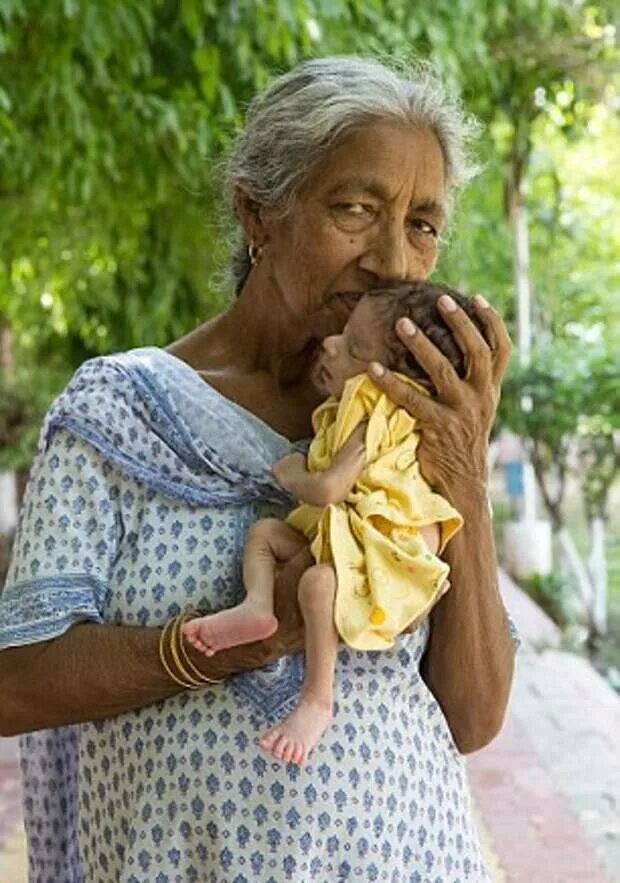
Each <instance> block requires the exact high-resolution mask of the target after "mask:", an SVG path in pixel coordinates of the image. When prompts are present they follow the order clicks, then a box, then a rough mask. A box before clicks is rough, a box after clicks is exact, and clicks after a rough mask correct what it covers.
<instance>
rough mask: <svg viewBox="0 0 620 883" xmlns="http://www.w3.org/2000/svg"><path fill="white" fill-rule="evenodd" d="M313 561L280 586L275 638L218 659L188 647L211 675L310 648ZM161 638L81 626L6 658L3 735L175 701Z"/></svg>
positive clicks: (148, 632) (0, 717)
mask: <svg viewBox="0 0 620 883" xmlns="http://www.w3.org/2000/svg"><path fill="white" fill-rule="evenodd" d="M308 556H309V552H307V551H306V550H302V552H301V553H300V554H299V555H297V556H296V557H295V558H294V559H293V560H292V561H290V562H288V563H287V565H286V566H285V567H284V568H283V570H282V573H281V575H280V576H279V577H278V579H277V581H276V593H275V612H276V615H277V617H278V620H279V627H278V631H277V632H276V633H275V635H273V636H272V637H271V638H269V639H268V640H266V641H261V642H256V643H254V644H244V645H242V646H239V647H232V648H230V649H228V650H222V651H220V652H219V653H217V654H216V655H215V656H213V657H210V658H207V657H205V656H204V655H202V654H201V653H199V652H198V651H196V650H195V649H194V648H193V647H191V646H190V645H189V644H188V645H186V649H187V652H188V654H189V656H190V659H191V660H192V662H193V664H194V665H195V666H196V667H197V668H198V669H199V670H200V671H202V672H203V673H204V675H205V676H207V677H212V678H214V679H219V678H225V677H227V676H228V675H230V674H233V673H235V672H238V671H244V670H247V669H253V668H258V667H260V666H261V665H265V664H266V663H268V662H270V661H272V660H274V659H277V658H279V657H280V656H283V655H284V654H286V653H289V652H291V651H293V650H296V649H298V648H300V647H301V646H302V622H301V617H300V614H299V609H298V606H297V601H296V591H295V590H296V586H297V583H298V581H299V579H300V577H301V574H302V573H303V571H304V570H305V569H306V568H307V567H308V566H309V564H310V563H312V559H311V558H309V557H308ZM160 637H161V629H159V628H143V627H140V628H138V627H132V626H116V625H107V624H103V625H101V624H96V623H80V624H78V625H75V626H73V627H72V628H70V629H69V630H68V631H67V632H65V633H64V634H63V635H61V636H60V637H58V638H54V639H53V640H51V641H42V642H40V643H37V644H29V645H27V646H24V647H11V648H8V649H6V650H2V651H0V696H1V697H2V701H0V736H14V735H16V734H18V733H26V732H30V731H32V730H40V729H47V728H50V727H59V726H64V725H65V724H75V723H81V722H83V721H92V720H101V719H103V718H107V717H113V716H115V715H118V714H123V713H124V712H127V711H133V710H135V709H137V708H142V707H144V706H146V705H151V704H152V703H154V702H159V701H160V700H162V699H167V698H168V697H170V696H174V695H175V694H176V693H178V692H180V691H181V689H182V688H181V687H179V686H177V684H175V683H173V682H171V680H170V677H169V676H168V675H167V674H166V672H165V670H164V668H163V666H162V664H161V661H160V658H159V640H160ZM206 689H210V688H209V687H208V686H207V687H206Z"/></svg>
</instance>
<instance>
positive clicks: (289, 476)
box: [271, 453, 306, 493]
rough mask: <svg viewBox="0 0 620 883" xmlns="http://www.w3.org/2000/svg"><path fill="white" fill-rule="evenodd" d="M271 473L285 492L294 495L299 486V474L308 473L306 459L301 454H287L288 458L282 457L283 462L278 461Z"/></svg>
mask: <svg viewBox="0 0 620 883" xmlns="http://www.w3.org/2000/svg"><path fill="white" fill-rule="evenodd" d="M271 471H272V472H273V474H274V476H275V477H276V479H277V480H278V482H279V484H281V485H282V487H283V488H284V489H285V490H287V491H291V493H293V492H294V491H295V488H296V486H297V480H298V479H299V474H300V473H302V474H303V473H304V472H305V471H306V457H305V455H304V454H300V453H295V454H287V455H286V457H282V459H281V460H277V461H276V462H275V463H274V464H273V466H272V469H271Z"/></svg>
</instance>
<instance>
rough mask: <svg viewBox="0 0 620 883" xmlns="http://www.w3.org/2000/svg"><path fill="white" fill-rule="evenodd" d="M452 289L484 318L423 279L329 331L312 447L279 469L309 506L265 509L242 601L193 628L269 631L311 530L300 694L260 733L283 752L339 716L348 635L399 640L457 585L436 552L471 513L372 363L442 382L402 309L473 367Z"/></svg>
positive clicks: (216, 632) (257, 634)
mask: <svg viewBox="0 0 620 883" xmlns="http://www.w3.org/2000/svg"><path fill="white" fill-rule="evenodd" d="M442 294H449V295H451V297H452V298H453V299H454V300H455V301H456V302H457V303H458V304H459V306H460V307H462V308H463V309H464V310H465V311H466V313H467V315H468V316H469V317H470V318H471V319H472V321H474V322H475V323H476V324H477V325H478V327H479V328H480V324H479V322H478V320H477V317H476V314H475V311H474V309H473V305H472V304H471V303H470V301H469V300H468V299H467V298H466V297H464V296H463V295H461V294H459V293H458V292H456V291H454V290H452V289H449V288H448V287H446V286H443V285H438V284H431V283H428V282H415V283H407V284H402V285H398V286H395V287H393V288H385V289H377V290H374V291H371V292H369V293H368V294H366V295H364V296H363V297H362V298H361V300H360V301H359V303H358V304H357V305H356V307H355V309H354V310H353V312H352V314H351V316H350V318H349V321H348V323H347V325H346V327H345V329H344V331H343V332H342V334H338V335H333V336H331V337H328V338H326V339H325V340H324V341H323V346H322V349H321V351H320V354H319V357H318V359H317V362H316V365H315V369H314V371H315V373H314V378H313V380H314V382H315V384H316V385H317V387H318V388H319V389H320V390H321V391H322V392H324V393H325V394H328V395H329V396H330V397H329V398H328V399H327V401H326V402H324V403H323V404H322V405H320V406H319V407H318V408H317V409H316V410H315V412H314V414H313V417H312V420H313V427H314V431H315V436H314V439H313V441H312V443H311V445H310V449H309V452H308V457H307V459H306V457H305V456H304V455H303V454H297V453H296V454H289V455H288V456H286V457H284V458H283V459H282V460H279V461H278V462H277V463H276V464H275V465H274V467H273V472H274V475H275V476H276V478H277V479H278V481H279V482H280V484H281V485H282V486H283V487H284V488H285V489H286V490H288V491H289V492H290V493H291V494H292V495H293V496H294V497H295V498H296V499H298V500H300V501H301V505H299V506H298V507H297V508H296V509H295V510H294V511H293V512H292V513H291V514H290V515H289V517H288V518H287V519H286V521H279V520H278V519H275V518H267V519H261V520H259V521H257V522H256V523H255V524H254V525H253V527H252V528H251V529H250V531H249V532H248V536H247V540H246V546H245V555H244V561H243V579H244V584H245V588H246V593H247V594H246V598H245V600H244V601H243V602H242V603H241V604H239V605H238V606H237V607H234V608H232V609H230V610H223V611H221V612H218V613H215V614H212V615H208V616H204V617H200V618H197V619H194V620H191V621H190V622H187V623H186V624H185V625H184V626H183V632H184V634H185V636H186V638H187V640H188V641H189V642H190V643H191V644H193V646H194V647H196V648H197V649H198V650H200V651H202V652H203V653H205V654H207V655H208V656H210V655H213V654H214V653H216V652H217V651H218V650H222V649H224V648H225V647H230V646H233V645H236V644H243V643H248V642H251V641H257V640H261V639H263V638H265V637H268V636H269V635H270V634H272V633H273V632H274V631H275V630H276V628H277V625H278V623H277V620H276V618H275V616H274V611H273V589H274V579H275V572H276V567H277V566H278V565H279V564H282V563H283V562H286V561H288V560H290V559H291V558H293V557H294V556H295V555H296V554H297V553H298V552H299V551H300V549H302V548H303V547H304V546H306V545H307V544H308V542H310V544H311V550H312V553H313V556H314V559H315V561H316V564H315V565H313V566H312V567H309V568H308V569H307V570H306V571H305V572H304V574H303V575H302V577H301V579H300V582H299V586H298V598H299V605H300V609H301V613H302V616H303V619H304V625H305V652H306V670H305V677H304V683H303V689H302V694H301V698H300V701H299V704H298V705H297V707H296V708H295V709H294V710H293V711H292V712H291V714H290V715H289V716H288V717H287V718H285V720H283V721H282V722H280V723H278V724H277V725H276V726H274V727H273V728H272V729H271V730H269V731H268V732H267V733H266V734H265V735H264V736H263V737H262V738H261V739H260V740H259V744H260V745H261V747H262V748H264V749H265V750H266V751H269V752H271V754H273V755H274V756H275V757H277V758H278V759H280V760H283V761H286V762H291V761H292V762H294V763H297V764H303V763H305V761H306V759H307V757H308V754H309V752H310V751H311V749H312V748H313V747H314V745H315V744H316V743H317V742H318V740H319V739H320V737H321V735H322V734H323V732H324V731H325V729H326V728H327V726H328V725H329V723H330V721H331V716H332V695H333V681H334V671H335V665H336V653H337V647H338V641H339V638H341V639H342V640H344V641H345V643H347V644H348V645H349V646H351V647H354V648H356V649H365V650H378V649H383V648H387V647H391V646H392V645H393V642H394V638H395V636H396V635H398V634H400V633H401V632H403V631H404V630H405V629H406V628H407V627H408V626H410V625H411V624H412V623H414V622H415V621H416V620H418V619H419V618H420V617H422V616H423V615H424V614H425V613H427V612H428V611H429V610H430V608H431V607H432V606H433V604H434V603H436V601H437V599H438V598H439V597H440V595H441V594H442V592H443V591H445V589H446V587H447V585H448V583H447V575H448V570H449V568H448V565H447V564H445V563H444V562H443V561H441V559H440V558H439V557H438V553H440V552H441V551H442V550H443V548H444V547H445V545H446V543H447V542H448V540H449V539H450V537H451V536H452V535H453V534H454V533H455V532H456V531H457V530H458V529H459V528H460V526H461V524H462V519H461V517H460V515H459V514H458V512H457V511H456V510H455V509H453V507H452V506H451V505H450V504H449V503H448V502H447V501H446V500H445V499H444V498H443V497H441V496H439V495H438V494H435V493H433V491H432V490H431V488H430V487H429V486H428V484H427V483H426V482H425V481H424V479H423V478H422V476H421V475H420V471H419V467H418V463H417V458H416V447H417V444H418V439H419V436H418V433H417V432H416V431H415V424H416V421H415V419H414V418H413V417H411V415H409V414H408V413H407V412H406V411H405V410H404V409H403V408H397V407H396V406H395V405H394V403H393V402H391V401H390V400H389V399H388V398H387V397H386V396H385V395H384V394H383V393H382V392H381V391H380V390H379V389H378V388H377V387H376V386H375V385H374V384H373V382H372V380H371V379H370V378H369V377H368V376H367V374H366V373H365V372H366V369H367V367H368V364H369V363H370V362H372V361H377V362H381V363H382V364H383V365H385V366H387V367H388V368H390V369H391V370H393V371H396V372H398V374H399V376H400V377H401V379H402V380H404V381H405V382H408V383H412V384H414V385H416V386H417V387H418V388H419V389H423V390H424V391H426V392H427V394H429V395H432V394H433V389H432V386H431V384H430V381H429V379H428V377H427V376H426V375H425V374H424V371H423V370H422V369H421V367H420V366H419V365H418V364H417V362H416V360H415V359H414V358H413V356H412V355H411V353H409V351H408V350H407V349H406V348H405V346H404V345H403V343H402V342H401V341H400V340H399V338H398V337H397V335H396V333H395V331H394V326H395V324H396V321H397V320H398V319H399V318H402V317H409V318H410V319H411V320H412V321H413V322H414V324H415V325H417V326H418V328H420V329H421V330H422V331H423V332H424V333H425V334H426V336H427V337H428V338H429V339H430V340H431V341H432V342H433V343H434V344H435V346H437V348H438V349H439V350H440V351H441V352H442V353H443V355H444V356H446V357H447V358H448V359H449V361H450V362H451V364H452V365H453V366H454V368H455V369H456V370H457V372H458V374H459V375H460V376H463V375H464V373H465V364H464V358H463V354H462V352H461V350H460V349H459V347H458V345H457V343H456V341H455V340H454V338H453V336H452V333H451V332H450V330H449V328H448V326H447V325H446V324H445V323H444V321H443V319H442V317H441V314H440V313H439V311H438V309H437V300H438V298H439V297H441V295H442ZM480 330H482V329H481V328H480Z"/></svg>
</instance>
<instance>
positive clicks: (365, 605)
mask: <svg viewBox="0 0 620 883" xmlns="http://www.w3.org/2000/svg"><path fill="white" fill-rule="evenodd" d="M399 376H400V377H401V379H403V380H405V381H406V382H407V383H412V384H413V381H411V380H410V379H409V378H407V377H404V376H403V375H399ZM413 385H414V386H416V388H418V389H422V387H418V386H417V385H416V384H413ZM422 391H423V392H425V390H423V389H422ZM364 420H367V421H368V426H367V429H366V466H365V468H364V470H363V471H362V473H361V475H360V477H359V479H358V481H357V483H356V484H355V487H354V488H353V490H352V492H351V493H350V494H349V496H348V498H347V500H346V501H345V502H344V503H338V504H336V505H329V506H327V507H325V508H319V507H316V506H310V505H308V504H305V503H302V504H301V505H300V506H298V507H297V508H296V509H294V510H293V512H291V514H290V515H289V517H288V519H287V521H288V523H289V524H290V525H291V526H292V527H294V528H295V529H296V530H299V531H301V532H302V533H304V534H305V535H306V536H307V537H308V539H309V540H310V541H311V548H312V553H313V555H314V558H315V560H316V562H317V563H319V564H321V563H332V564H333V565H334V567H335V570H336V575H337V580H338V590H337V595H336V604H335V610H334V618H335V623H336V628H337V629H338V632H339V634H340V636H341V637H342V639H343V640H344V641H345V642H346V643H347V644H349V645H350V646H351V647H355V648H356V649H359V650H383V649H385V648H387V647H391V646H392V644H393V643H394V637H395V636H396V635H397V634H399V633H400V632H402V631H403V629H405V628H406V627H407V626H408V625H409V624H410V623H411V622H413V620H414V619H417V617H419V616H421V615H422V614H423V613H424V612H425V611H426V610H428V609H429V608H430V607H431V605H432V604H433V602H434V600H435V598H436V596H437V593H438V591H439V588H440V587H441V585H442V583H443V581H444V580H445V578H446V576H447V574H448V571H449V567H448V565H447V564H446V563H445V562H443V561H441V560H440V559H439V558H438V557H437V556H436V555H433V554H431V553H430V552H429V551H428V548H427V547H426V545H425V543H424V540H423V538H422V535H421V534H420V533H419V528H420V527H423V526H425V525H429V524H434V523H439V524H440V526H441V549H443V547H444V546H445V544H446V543H447V542H448V540H449V539H450V537H451V536H453V534H454V533H455V532H456V531H457V530H459V528H460V527H461V525H462V523H463V519H462V518H461V516H460V515H459V513H458V512H457V511H456V509H454V508H453V507H452V506H451V505H450V504H449V503H448V502H447V500H445V499H444V498H443V497H441V496H440V495H439V494H436V493H434V492H433V491H432V490H431V488H430V487H429V486H428V484H427V483H426V482H425V481H424V479H423V478H422V476H421V475H420V470H419V467H418V462H417V458H416V448H417V446H418V441H419V435H418V433H417V432H416V431H415V420H414V418H413V417H411V415H410V414H408V413H407V412H406V411H405V410H404V409H403V408H398V407H396V405H395V404H394V403H393V402H392V401H391V400H390V399H388V398H387V396H385V395H384V394H383V393H382V392H381V391H380V390H379V389H378V388H377V387H376V386H375V385H374V383H373V382H372V381H371V380H370V378H369V377H368V376H367V375H365V374H360V375H358V376H357V377H353V378H352V379H351V380H348V381H347V383H346V385H345V388H344V391H343V394H342V397H341V399H340V400H337V399H335V398H333V397H332V398H330V399H328V400H327V401H326V402H324V403H323V404H322V405H320V406H319V407H318V408H317V409H316V410H315V412H314V414H313V416H312V422H313V427H314V431H315V437H314V439H313V440H312V443H311V445H310V449H309V452H308V468H309V470H310V471H311V472H319V471H323V470H325V469H326V468H327V467H328V466H329V465H330V463H331V462H332V458H333V457H334V456H335V454H336V453H337V452H338V451H339V450H340V448H341V447H342V446H343V445H344V443H345V442H346V440H347V439H348V438H349V436H350V435H351V432H352V431H353V430H354V429H355V427H356V426H357V425H358V424H359V423H360V422H361V421H364ZM441 549H440V551H441Z"/></svg>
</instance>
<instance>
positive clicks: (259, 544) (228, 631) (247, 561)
mask: <svg viewBox="0 0 620 883" xmlns="http://www.w3.org/2000/svg"><path fill="white" fill-rule="evenodd" d="M306 545H307V540H306V538H305V537H304V536H302V534H300V533H298V532H297V531H296V530H293V528H292V527H289V525H288V524H286V523H285V522H284V521H278V519H277V518H263V519H261V520H260V521H257V522H256V523H255V524H253V525H252V527H251V528H250V530H249V531H248V535H247V539H246V543H245V553H244V556H243V582H244V584H245V588H246V592H247V595H246V597H245V600H244V601H242V602H241V604H238V605H237V606H236V607H232V608H231V609H230V610H221V611H220V612H219V613H213V614H210V615H209V616H201V617H199V618H198V619H192V620H191V621H190V622H187V623H185V625H184V626H183V634H184V635H185V637H186V638H187V640H188V641H189V642H190V644H192V645H193V646H194V647H195V648H196V649H197V650H200V651H201V652H202V653H205V654H206V655H207V656H213V654H214V653H217V651H218V650H224V649H225V648H226V647H234V646H237V645H238V644H249V643H251V642H252V641H262V640H263V639H264V638H268V637H269V635H272V634H273V633H274V632H275V630H276V629H277V627H278V620H277V619H276V618H275V616H274V615H273V586H274V581H275V569H276V563H277V562H278V561H289V560H290V559H291V558H293V557H294V556H295V555H296V554H297V552H299V551H300V549H302V548H303V547H304V546H306Z"/></svg>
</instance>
